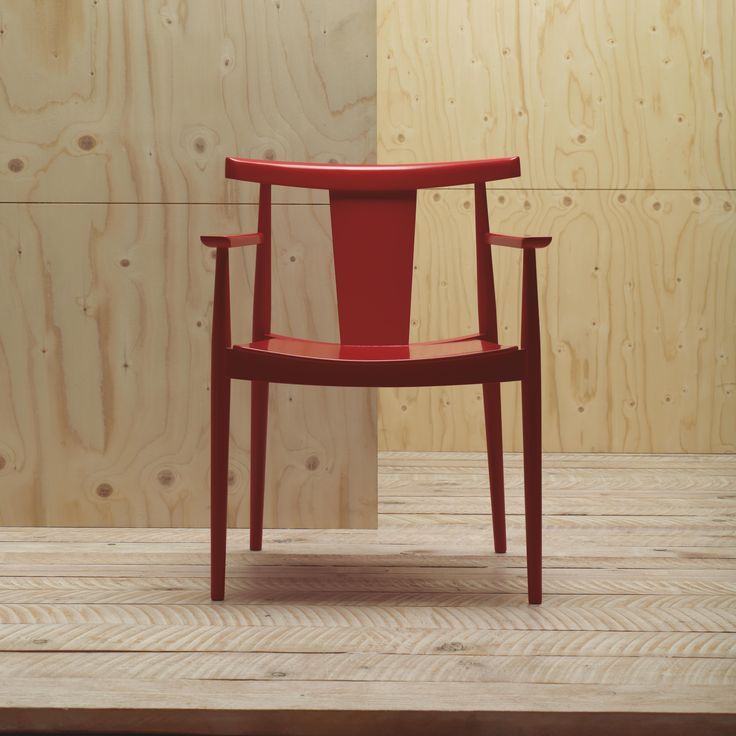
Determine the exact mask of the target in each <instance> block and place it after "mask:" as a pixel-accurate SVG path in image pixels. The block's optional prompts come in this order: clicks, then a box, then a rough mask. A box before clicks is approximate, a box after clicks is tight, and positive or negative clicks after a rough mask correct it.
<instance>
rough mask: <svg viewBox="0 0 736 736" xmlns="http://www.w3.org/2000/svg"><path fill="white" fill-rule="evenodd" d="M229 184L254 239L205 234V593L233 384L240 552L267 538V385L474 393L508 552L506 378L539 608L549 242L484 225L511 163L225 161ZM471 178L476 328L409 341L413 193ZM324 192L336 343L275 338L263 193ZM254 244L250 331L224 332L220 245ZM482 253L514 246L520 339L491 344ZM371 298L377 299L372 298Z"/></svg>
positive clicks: (489, 270) (226, 301) (491, 302)
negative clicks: (544, 276)
mask: <svg viewBox="0 0 736 736" xmlns="http://www.w3.org/2000/svg"><path fill="white" fill-rule="evenodd" d="M225 173H226V176H228V177H229V178H232V179H241V180H244V181H250V182H256V183H259V184H260V197H259V206H258V232H255V233H246V234H239V235H205V236H203V237H202V242H203V243H204V244H205V245H207V246H209V247H213V248H216V249H217V259H216V267H215V294H214V305H213V318H212V391H211V404H212V469H211V478H212V487H211V502H212V508H211V526H212V535H211V545H212V580H211V582H212V599H213V600H222V599H223V598H224V592H225V543H226V538H227V535H226V532H227V474H228V441H229V425H230V382H231V381H232V380H233V379H244V380H248V381H251V468H250V518H251V522H250V548H251V549H252V550H259V549H261V546H262V541H263V493H264V487H265V461H266V424H267V418H268V417H267V412H268V385H269V383H292V384H304V385H321V386H437V385H451V384H467V383H479V384H482V386H483V403H484V409H485V420H486V440H487V447H488V466H489V476H490V486H491V512H492V521H493V539H494V547H495V550H496V552H505V551H506V523H505V508H504V506H505V502H504V488H503V447H502V443H501V394H500V383H501V382H502V381H518V380H520V381H521V382H522V421H523V435H524V497H525V512H526V545H527V574H528V583H529V602H530V603H540V602H541V600H542V495H541V494H542V475H541V473H542V462H541V453H542V444H541V442H542V440H541V383H540V381H541V378H540V366H539V359H540V356H539V314H538V311H539V310H538V303H537V276H536V260H535V250H536V249H537V248H544V247H545V246H547V245H548V244H549V242H550V238H548V237H527V236H514V235H499V234H496V233H492V232H490V230H489V228H488V204H487V199H486V188H485V185H486V182H488V181H494V180H498V179H507V178H510V177H514V176H518V175H519V159H518V158H505V159H490V160H482V161H463V162H452V163H441V164H414V165H407V166H404V165H401V166H371V165H367V166H352V165H351V166H343V165H332V164H301V163H284V162H275V161H253V160H248V159H238V158H228V159H226V165H225ZM459 184H472V185H473V186H474V189H475V243H476V264H477V280H478V333H477V334H475V335H466V336H463V337H458V338H454V339H450V340H439V341H435V342H425V343H413V344H412V343H409V317H410V308H411V281H412V270H413V253H414V221H415V213H416V196H417V190H418V189H422V188H427V187H445V186H454V185H459ZM272 185H281V186H291V187H309V188H316V189H328V190H329V193H330V214H331V219H332V240H333V253H334V262H335V280H336V291H337V302H338V304H337V309H338V318H339V323H340V342H339V343H326V342H316V341H313V340H302V339H299V338H295V337H289V336H284V335H275V334H273V333H272V332H271V186H272ZM251 245H252V246H256V248H257V255H256V276H255V288H254V294H253V335H252V341H251V342H250V343H248V344H245V345H232V344H231V337H230V292H229V289H230V285H229V250H230V248H235V247H241V246H251ZM491 245H501V246H508V247H513V248H519V249H521V250H522V251H523V272H522V307H521V313H522V315H521V316H522V323H521V324H522V326H521V340H520V344H519V345H518V346H517V345H510V346H502V345H499V344H498V329H497V326H496V299H495V289H494V283H493V263H492V258H491V248H490V246H491ZM379 294H380V298H376V296H377V295H379Z"/></svg>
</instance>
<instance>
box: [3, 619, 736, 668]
mask: <svg viewBox="0 0 736 736" xmlns="http://www.w3.org/2000/svg"><path fill="white" fill-rule="evenodd" d="M67 650H68V651H77V652H78V651H85V652H86V651H106V652H110V651H123V652H127V651H132V652H149V651H152V652H153V651H155V652H164V651H166V652H169V651H170V652H265V653H268V652H322V653H324V652H344V651H350V652H377V653H384V654H443V655H444V654H452V653H458V652H462V653H465V654H468V655H479V656H480V655H493V656H495V657H505V656H516V655H525V656H532V655H534V656H538V657H545V656H550V655H554V656H558V657H561V656H573V655H574V656H576V657H599V656H604V657H613V656H615V657H625V658H631V659H636V658H637V657H639V656H646V657H661V658H664V659H670V658H671V657H698V658H717V659H729V660H731V659H733V658H734V656H735V655H736V643H735V642H734V637H733V635H732V634H730V633H729V634H717V633H711V632H694V633H686V632H675V633H662V632H651V631H647V632H636V631H619V632H615V633H613V632H610V631H513V630H510V631H482V632H478V631H468V630H466V629H443V630H442V631H439V632H438V631H435V630H426V629H402V630H401V631H396V630H395V629H387V628H378V627H362V628H360V629H349V628H335V629H329V628H324V627H314V626H305V627H299V628H290V627H288V626H274V627H269V628H265V627H258V628H256V627H242V626H185V625H180V624H155V625H148V624H147V625H131V624H3V625H2V626H0V651H4V652H6V651H67Z"/></svg>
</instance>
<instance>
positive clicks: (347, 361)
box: [227, 337, 524, 386]
mask: <svg viewBox="0 0 736 736" xmlns="http://www.w3.org/2000/svg"><path fill="white" fill-rule="evenodd" d="M227 357H228V359H229V360H228V373H229V374H230V375H231V376H232V377H233V378H241V379H246V380H255V381H262V380H269V381H271V382H272V383H298V384H301V385H305V386H306V385H308V386H441V385H445V384H446V383H447V379H448V378H450V379H451V381H452V383H453V384H464V383H482V382H483V381H484V379H486V377H487V376H488V375H489V373H498V374H499V375H500V376H502V378H500V379H499V380H504V381H515V380H519V379H521V377H522V373H523V365H524V360H523V356H522V355H521V353H520V351H519V349H518V348H517V347H516V346H509V347H500V346H499V345H496V344H495V343H491V342H488V341H486V340H480V339H478V340H462V341H459V342H445V343H413V344H411V345H343V344H337V343H327V342H313V341H310V340H298V339H294V338H289V337H274V338H268V339H265V340H258V341H256V342H252V343H249V344H247V345H235V346H233V349H232V350H231V351H228V356H227Z"/></svg>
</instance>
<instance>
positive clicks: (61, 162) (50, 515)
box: [0, 0, 376, 527]
mask: <svg viewBox="0 0 736 736" xmlns="http://www.w3.org/2000/svg"><path fill="white" fill-rule="evenodd" d="M374 29H375V6H374V4H373V3H371V2H366V0H348V1H347V2H341V3H331V2H329V1H328V0H317V1H316V2H309V3H306V2H297V1H295V2H288V3H279V2H271V1H270V0H222V2H217V3H210V2H200V1H199V0H189V1H182V2H177V3H173V4H172V3H168V2H154V3H130V2H123V0H99V1H98V0H95V1H94V2H87V0H69V2H63V3H61V2H55V1H54V0H42V1H41V2H38V3H33V4H29V3H27V2H22V1H20V2H19V1H17V0H11V1H9V2H4V3H3V4H2V8H0V66H1V67H2V69H3V83H2V87H3V94H2V95H0V117H1V118H2V120H3V126H2V131H0V200H1V201H4V202H6V203H7V204H5V205H0V207H2V209H0V243H1V244H2V252H0V259H2V269H1V270H2V274H1V275H0V287H1V288H0V290H1V291H2V296H0V313H1V314H3V315H4V317H5V319H4V320H3V324H2V326H0V401H2V404H0V405H1V406H2V411H1V412H0V519H2V522H3V523H5V524H60V525H67V526H68V525H81V526H86V525H103V526H116V525H117V526H146V525H150V526H161V525H176V526H191V525H198V526H201V525H204V524H206V523H207V514H208V500H207V486H208V472H209V471H208V465H209V460H208V457H207V455H208V452H207V444H208V441H209V432H208V425H209V419H208V401H209V394H208V391H209V386H208V381H209V359H208V357H207V356H208V351H209V328H210V321H211V298H212V273H211V272H212V265H213V264H212V262H211V261H209V260H208V259H209V254H207V253H205V252H204V249H203V248H202V247H201V246H200V245H199V244H198V238H199V235H201V234H202V233H206V232H235V231H237V230H238V229H240V228H246V227H247V228H249V229H253V228H254V227H255V215H254V212H253V209H252V208H240V209H239V208H238V207H237V206H235V204H234V203H240V202H246V203H247V202H254V201H257V200H256V198H255V196H256V192H255V187H253V186H248V185H244V184H240V183H234V182H229V183H228V182H226V180H225V179H224V176H223V174H224V169H223V159H224V157H225V156H226V155H241V156H250V157H256V158H279V159H281V158H286V159H294V160H313V161H358V162H363V161H373V160H375V74H376V71H375V44H374V42H373V38H374ZM274 201H275V202H281V203H283V202H296V203H309V202H316V201H322V200H319V198H315V197H312V196H311V195H310V194H309V193H308V192H302V191H299V190H296V193H292V194H289V193H288V192H286V191H281V190H277V192H276V193H275V197H274ZM136 203H137V204H138V206H135V204H136ZM276 209H277V211H276V213H275V215H274V217H275V228H276V230H277V232H276V233H275V257H274V262H275V264H276V265H275V277H274V302H275V303H274V328H275V329H277V330H280V331H283V332H285V333H291V334H295V335H297V336H303V337H311V338H317V339H328V340H329V339H334V338H335V337H337V319H336V314H335V295H334V274H333V268H332V256H331V250H330V245H329V241H330V227H329V217H328V213H327V211H326V208H325V207H317V208H316V209H314V210H312V209H310V208H309V207H307V206H302V207H301V208H299V207H294V208H293V209H291V210H286V209H279V208H278V207H277V208H276ZM234 255H235V260H236V264H235V274H234V280H236V279H237V280H240V281H241V282H244V283H245V288H244V289H242V290H241V291H240V293H239V296H238V300H237V301H236V303H235V305H234V311H235V316H234V321H235V327H236V333H237V334H236V337H237V336H238V335H239V339H240V340H241V341H247V340H248V339H250V335H249V327H248V320H249V314H250V300H251V298H252V294H251V288H250V285H251V281H252V263H251V261H252V256H251V255H247V256H242V257H241V255H240V254H237V255H236V254H234ZM374 394H375V392H372V391H368V390H366V391H362V390H339V391H338V390H334V391H333V390H329V389H319V388H310V389H302V388H299V387H289V386H281V387H277V388H275V389H274V390H273V391H272V396H271V411H270V414H271V423H270V430H269V454H268V458H269V460H268V463H269V464H268V471H267V475H268V479H267V483H268V493H267V496H266V524H267V525H276V526H279V525H281V526H289V527H293V526H301V525H304V526H317V527H321V526H328V527H329V526H357V527H364V526H369V527H375V523H376V516H375V514H376V499H375V483H376V480H375V456H374V452H375V445H376V442H375V432H376V430H375V395H374ZM248 406H249V393H248V389H247V386H246V385H244V384H239V385H238V386H237V388H236V389H235V390H234V396H233V407H234V411H233V425H232V440H233V450H234V451H233V454H232V464H231V468H230V470H231V474H230V479H231V496H230V523H231V524H233V525H235V524H241V525H242V524H247V523H248V519H247V509H246V508H244V507H245V506H247V503H244V500H245V498H246V497H247V477H248V466H249V459H248V451H247V448H248V445H249V437H248V430H247V427H248V426H249V422H248V419H247V416H248Z"/></svg>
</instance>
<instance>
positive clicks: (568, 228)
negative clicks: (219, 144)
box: [377, 0, 736, 452]
mask: <svg viewBox="0 0 736 736" xmlns="http://www.w3.org/2000/svg"><path fill="white" fill-rule="evenodd" d="M735 35H736V12H734V5H733V3H732V2H730V0H713V2H704V1H703V0H686V1H684V2H680V3H676V4H672V3H668V2H666V1H665V0H656V1H654V2H647V3H640V2H636V0H621V1H619V0H602V1H601V2H594V3H590V2H582V1H577V0H571V1H569V2H557V1H556V0H541V1H540V2H534V3H521V4H519V3H510V2H504V0H470V2H467V3H456V2H450V1H448V0H430V1H429V2H421V1H419V0H408V2H396V1H394V0H379V3H378V53H377V59H378V112H377V114H378V157H379V160H380V161H381V162H385V163H408V162H414V161H433V160H446V159H473V158H484V157H495V156H504V155H512V154H518V155H519V156H520V157H521V161H522V176H521V178H519V179H517V180H514V181H509V182H504V183H503V184H502V186H503V187H511V188H512V190H511V191H509V190H506V189H504V190H502V189H500V188H497V187H495V186H494V187H493V194H491V195H490V202H489V204H490V212H491V221H492V223H493V225H492V227H493V228H494V229H497V230H498V231H500V232H511V233H525V232H527V233H540V234H546V233H551V234H552V235H553V238H554V240H553V243H552V245H551V246H550V248H549V251H548V252H547V253H545V254H543V255H542V254H540V256H539V260H540V267H541V282H540V288H541V297H542V299H541V308H542V320H541V323H542V341H543V342H542V350H543V355H542V363H543V385H544V386H545V387H546V388H545V390H544V397H543V414H544V432H543V436H544V443H545V449H547V450H550V451H595V452H604V451H608V452H627V451H628V452H632V451H633V452H733V451H734V449H736V435H734V428H735V427H736V408H735V407H734V388H733V386H734V383H735V382H736V373H734V368H733V366H734V361H733V359H732V356H733V355H734V354H736V341H735V338H734V335H735V334H736V323H735V322H734V318H733V314H735V313H736V302H735V301H734V299H735V298H736V297H735V296H734V294H735V292H734V290H733V288H732V285H733V283H734V282H736V264H735V263H734V259H733V244H734V242H736V212H735V210H734V205H735V204H736V203H735V202H734V187H736V149H735V146H736V139H735V137H734V133H735V131H736V127H735V126H734V125H733V119H734V115H735V114H736V97H735V96H734V90H735V89H736V79H734V70H735V69H736V46H735V45H734V43H733V38H734V36H735ZM516 190H518V191H516ZM471 224H472V197H468V194H467V193H444V192H434V193H430V194H427V195H426V196H425V199H424V200H423V206H422V209H421V213H420V218H419V223H418V227H417V241H418V242H417V247H416V251H415V268H416V271H415V275H416V277H417V278H416V282H415V285H416V288H415V292H414V301H413V332H412V337H413V338H414V339H426V338H434V337H445V336H450V335H451V334H453V333H454V334H459V333H462V332H466V331H472V329H474V327H475V322H476V317H475V314H474V311H475V305H474V300H475V274H474V272H473V269H474V262H475V260H474V257H473V254H472V250H471V249H472V243H473V237H472V230H471ZM496 250H498V251H501V250H502V249H496ZM517 259H518V254H507V253H499V254H498V257H497V262H498V266H497V281H498V283H499V286H500V292H501V304H500V327H501V332H500V334H501V341H502V342H503V340H504V338H509V337H510V338H511V340H510V341H512V342H513V341H516V340H517V339H518V328H519V325H518V311H519V307H518V272H517V265H516V261H517ZM503 398H504V422H505V429H504V442H505V443H506V446H507V447H508V448H512V449H520V446H521V442H520V439H521V428H520V411H519V397H518V393H517V389H516V388H515V387H513V386H508V387H505V388H504V394H503ZM379 421H380V429H379V436H380V443H381V446H382V447H383V448H384V449H392V450H461V451H466V450H480V449H482V447H483V445H484V442H485V440H484V429H483V423H482V401H481V396H480V394H479V392H478V391H477V390H475V389H473V388H466V387H461V388H455V387H451V388H437V389H421V390H406V389H402V390H399V391H382V392H381V399H380V420H379Z"/></svg>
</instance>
